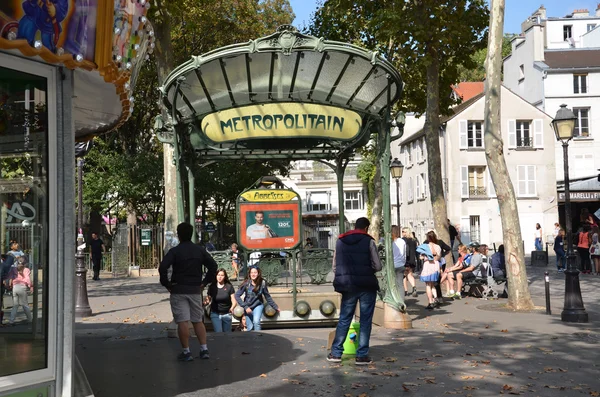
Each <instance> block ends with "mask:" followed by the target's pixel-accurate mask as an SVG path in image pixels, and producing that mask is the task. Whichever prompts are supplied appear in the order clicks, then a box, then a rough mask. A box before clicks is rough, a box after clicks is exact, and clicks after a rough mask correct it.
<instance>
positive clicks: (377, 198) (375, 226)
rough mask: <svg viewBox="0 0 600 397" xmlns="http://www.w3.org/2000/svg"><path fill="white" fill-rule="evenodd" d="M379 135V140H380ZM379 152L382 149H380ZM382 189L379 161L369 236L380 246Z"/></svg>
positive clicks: (377, 163)
mask: <svg viewBox="0 0 600 397" xmlns="http://www.w3.org/2000/svg"><path fill="white" fill-rule="evenodd" d="M379 135H381V134H379ZM379 135H378V137H377V139H379ZM377 150H378V151H379V150H381V149H380V148H378V149H377ZM381 189H382V186H381V166H380V165H379V160H377V161H375V177H374V178H373V196H374V197H373V211H372V213H371V226H369V234H370V235H371V236H373V238H374V239H375V242H376V243H377V244H379V234H380V233H379V231H380V230H381V211H382V209H383V194H382V190H381Z"/></svg>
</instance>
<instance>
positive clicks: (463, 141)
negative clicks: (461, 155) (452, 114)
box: [458, 120, 468, 149]
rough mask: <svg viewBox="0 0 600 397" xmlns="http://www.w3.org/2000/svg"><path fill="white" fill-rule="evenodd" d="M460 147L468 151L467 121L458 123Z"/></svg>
mask: <svg viewBox="0 0 600 397" xmlns="http://www.w3.org/2000/svg"><path fill="white" fill-rule="evenodd" d="M458 147H459V149H466V148H467V147H468V146H467V120H459V121H458Z"/></svg>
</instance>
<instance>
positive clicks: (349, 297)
mask: <svg viewBox="0 0 600 397" xmlns="http://www.w3.org/2000/svg"><path fill="white" fill-rule="evenodd" d="M376 299H377V292H376V291H361V292H342V305H341V307H340V319H339V321H338V325H337V328H336V329H335V338H333V343H332V345H331V355H332V356H334V357H341V356H342V354H343V353H344V341H345V340H346V336H347V335H348V329H349V328H350V323H351V322H352V318H353V317H354V312H355V311H356V304H357V303H359V302H360V333H359V336H358V349H357V350H356V357H367V356H368V355H369V339H370V338H371V328H372V326H373V312H374V311H375V300H376Z"/></svg>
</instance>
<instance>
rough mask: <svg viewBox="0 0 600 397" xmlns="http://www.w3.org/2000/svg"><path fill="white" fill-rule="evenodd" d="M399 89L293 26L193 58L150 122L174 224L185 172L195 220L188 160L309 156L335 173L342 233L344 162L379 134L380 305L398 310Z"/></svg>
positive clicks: (352, 49) (355, 56)
mask: <svg viewBox="0 0 600 397" xmlns="http://www.w3.org/2000/svg"><path fill="white" fill-rule="evenodd" d="M402 88H403V83H402V79H401V77H400V74H399V72H398V71H397V70H396V69H395V68H394V66H393V65H392V64H391V63H390V62H389V61H387V60H386V59H384V58H383V57H381V56H380V55H378V54H377V53H376V52H372V51H368V50H365V49H363V48H360V47H357V46H355V45H352V44H348V43H342V42H336V41H328V40H324V39H322V38H316V37H312V36H307V35H304V34H301V33H299V32H298V31H297V30H296V29H295V28H294V27H293V26H289V25H285V26H282V27H280V28H279V29H278V30H277V32H276V33H274V34H272V35H270V36H267V37H263V38H259V39H256V40H251V41H249V42H247V43H242V44H233V45H230V46H226V47H222V48H219V49H216V50H214V51H211V52H208V53H206V54H204V55H200V56H192V58H191V59H190V60H189V61H187V62H185V63H183V64H182V65H180V66H179V67H177V68H176V69H174V70H173V71H172V72H171V73H170V74H169V76H168V77H167V79H166V80H165V83H164V85H163V86H162V87H160V91H161V93H162V99H163V105H164V114H167V115H168V116H167V119H166V120H165V119H164V118H163V117H162V116H158V117H157V118H156V120H155V132H156V134H157V137H158V138H159V139H160V140H161V141H162V142H164V143H170V144H172V145H173V148H174V159H175V165H176V167H177V175H178V199H179V201H178V217H179V221H183V220H184V210H183V208H184V205H183V203H182V200H183V188H182V185H181V182H180V181H181V180H182V177H181V175H182V170H183V169H185V168H187V177H188V183H189V188H188V189H187V190H188V193H189V202H188V205H187V207H188V210H189V215H188V217H189V219H190V220H192V219H193V218H194V212H195V211H194V208H195V198H194V194H193V192H194V173H193V167H192V166H191V165H192V164H195V165H199V166H200V167H202V166H204V165H207V164H211V163H212V162H214V161H219V160H237V161H239V160H263V159H264V160H267V159H283V160H307V159H313V160H318V161H322V162H324V163H325V164H328V165H329V166H330V167H332V168H333V169H334V170H335V172H336V175H337V180H338V199H339V202H338V208H339V215H340V223H339V225H340V227H339V230H340V232H341V233H343V232H344V229H345V222H344V220H345V217H344V194H343V192H344V191H343V179H344V172H345V168H346V165H347V164H348V162H349V160H350V159H351V158H352V157H353V156H354V153H355V150H356V149H357V148H359V147H362V146H364V145H366V144H367V143H368V141H369V139H370V138H371V134H372V133H378V134H377V159H378V161H379V165H380V167H381V180H382V190H383V192H382V193H383V217H384V229H385V236H386V258H387V264H386V266H385V268H386V269H387V271H386V272H385V273H386V277H384V283H385V285H386V286H387V291H386V294H385V298H384V301H385V302H386V303H388V304H390V305H391V306H392V307H393V308H394V309H396V310H399V309H402V308H404V302H403V299H402V297H401V294H400V293H399V291H398V288H397V286H396V283H395V276H394V268H393V263H392V251H391V225H390V192H389V182H390V171H389V167H390V142H391V140H392V138H391V129H392V125H391V117H390V116H391V109H392V106H393V104H394V103H396V102H397V101H398V100H399V99H400V96H401V94H402ZM399 137H400V135H398V136H396V137H394V139H397V138H399Z"/></svg>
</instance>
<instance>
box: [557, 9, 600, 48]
mask: <svg viewBox="0 0 600 397" xmlns="http://www.w3.org/2000/svg"><path fill="white" fill-rule="evenodd" d="M598 24H600V18H598V17H595V16H593V17H586V18H577V17H574V18H558V19H549V20H547V21H546V47H547V48H548V49H566V48H581V47H583V39H582V36H583V35H585V34H586V33H587V32H588V25H596V26H597V25H598ZM565 25H570V26H571V37H572V41H565V40H564V35H563V28H564V26H565Z"/></svg>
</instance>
